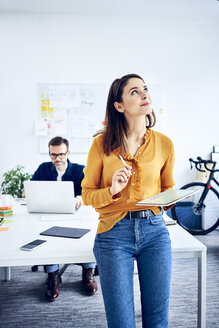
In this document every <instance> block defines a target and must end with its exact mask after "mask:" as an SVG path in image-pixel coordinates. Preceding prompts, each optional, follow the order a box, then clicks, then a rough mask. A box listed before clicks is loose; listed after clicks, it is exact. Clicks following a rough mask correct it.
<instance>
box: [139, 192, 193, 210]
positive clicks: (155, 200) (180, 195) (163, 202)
mask: <svg viewBox="0 0 219 328" xmlns="http://www.w3.org/2000/svg"><path fill="white" fill-rule="evenodd" d="M197 192H199V190H197V189H196V190H195V189H189V190H188V189H168V190H166V191H163V192H161V193H159V194H156V195H154V196H152V197H149V198H146V199H143V200H141V201H140V202H137V203H136V205H145V206H161V207H162V206H169V205H172V204H175V203H176V202H179V201H181V200H183V199H185V198H188V197H190V196H191V195H193V194H195V193H197Z"/></svg>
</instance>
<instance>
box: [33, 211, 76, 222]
mask: <svg viewBox="0 0 219 328" xmlns="http://www.w3.org/2000/svg"><path fill="white" fill-rule="evenodd" d="M40 220H41V221H66V220H81V219H80V217H79V216H78V215H77V213H75V214H44V215H41V217H40Z"/></svg>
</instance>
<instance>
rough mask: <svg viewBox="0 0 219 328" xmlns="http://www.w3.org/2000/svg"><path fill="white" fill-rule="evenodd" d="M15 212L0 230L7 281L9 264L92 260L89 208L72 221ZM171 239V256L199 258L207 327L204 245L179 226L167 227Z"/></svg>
mask: <svg viewBox="0 0 219 328" xmlns="http://www.w3.org/2000/svg"><path fill="white" fill-rule="evenodd" d="M14 212H15V213H16V215H14V216H13V217H8V218H7V219H8V220H13V222H11V223H8V225H3V227H4V226H8V227H9V230H8V231H1V232H0V268H1V278H2V279H4V280H10V267H11V266H23V265H30V266H31V265H37V264H39V265H42V264H55V263H59V264H67V263H86V262H95V258H94V255H93V252H92V248H93V241H94V238H95V234H96V228H97V224H98V220H97V217H98V214H97V213H96V212H95V211H94V210H93V209H92V208H90V207H85V206H84V207H82V208H81V209H80V210H79V211H78V213H76V214H74V219H73V220H65V221H42V220H41V215H38V214H28V213H27V212H26V208H25V206H21V205H20V206H17V207H15V208H14ZM54 225H56V226H67V227H75V228H89V229H91V231H90V232H89V233H87V234H86V235H84V236H83V237H82V238H80V239H72V238H58V237H49V236H41V235H40V234H39V233H40V232H42V231H44V230H46V229H48V228H50V227H51V226H54ZM168 230H169V232H170V238H171V241H172V252H173V258H197V259H198V324H197V327H198V328H206V246H204V245H203V244H202V243H201V242H200V241H198V240H197V239H196V238H194V237H193V236H192V235H190V234H189V233H187V232H186V231H185V230H184V229H182V228H181V227H180V226H179V225H172V226H168ZM34 239H45V240H47V242H46V243H45V244H44V245H43V246H41V247H40V248H39V249H36V250H34V251H31V252H27V251H21V250H20V246H22V245H24V244H26V243H28V242H30V241H32V240H34Z"/></svg>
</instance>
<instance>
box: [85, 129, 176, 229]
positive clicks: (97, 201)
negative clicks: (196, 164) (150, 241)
mask: <svg viewBox="0 0 219 328" xmlns="http://www.w3.org/2000/svg"><path fill="white" fill-rule="evenodd" d="M101 139H102V136H101V135H100V136H98V137H96V138H95V139H94V140H93V143H92V146H91V148H90V151H89V154H88V158H87V164H86V167H85V169H84V174H85V177H84V179H83V181H82V199H83V202H84V204H85V205H92V206H93V207H94V208H95V209H96V211H97V212H98V213H99V220H100V222H99V225H98V229H97V233H102V232H105V231H107V230H110V229H111V228H112V227H113V225H114V224H115V223H116V222H118V221H120V220H121V219H122V218H123V217H124V216H125V215H126V214H127V212H128V211H140V210H145V209H151V210H152V211H153V212H154V214H155V215H157V214H158V213H159V211H160V208H159V207H151V208H150V207H145V206H139V205H135V204H136V202H138V201H139V200H142V199H145V198H147V197H151V196H153V195H155V194H157V193H159V192H161V191H165V190H167V189H170V188H172V187H173V186H174V179H173V165H174V148H173V143H172V141H171V140H170V139H169V138H168V137H166V136H165V135H163V134H161V133H159V132H156V131H154V130H151V129H147V132H146V133H145V136H144V139H145V142H144V144H143V145H142V146H141V147H140V148H139V149H138V151H137V153H136V154H135V156H132V155H131V154H130V153H128V154H126V155H125V156H124V155H123V158H124V160H125V162H126V163H127V164H128V165H130V166H132V175H131V177H130V179H129V182H128V185H127V186H126V188H124V189H123V190H122V191H121V193H119V194H118V195H117V197H116V198H115V199H114V197H113V198H112V196H111V194H110V192H109V188H110V186H111V183H112V176H113V174H114V173H115V171H117V170H119V169H120V168H122V166H123V163H122V162H121V159H120V158H119V155H120V149H119V148H117V149H115V150H114V151H112V152H111V154H110V155H109V156H107V155H105V154H104V152H103V148H102V144H101Z"/></svg>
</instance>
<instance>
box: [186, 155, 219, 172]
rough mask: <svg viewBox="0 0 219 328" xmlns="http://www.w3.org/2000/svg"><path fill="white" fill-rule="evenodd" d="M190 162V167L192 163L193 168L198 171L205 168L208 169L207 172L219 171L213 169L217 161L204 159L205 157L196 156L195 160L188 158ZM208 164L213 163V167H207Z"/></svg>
mask: <svg viewBox="0 0 219 328" xmlns="http://www.w3.org/2000/svg"><path fill="white" fill-rule="evenodd" d="M189 161H190V164H191V169H192V163H194V164H195V168H196V170H198V171H200V172H205V170H207V171H209V172H219V170H217V169H216V170H214V168H215V166H216V164H217V162H214V161H211V160H210V159H208V160H206V159H202V158H201V157H200V156H198V157H197V161H195V160H194V159H192V158H189ZM201 164H204V167H205V170H202V169H201ZM208 164H213V168H212V169H211V168H209V167H208V166H207V165H208Z"/></svg>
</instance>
